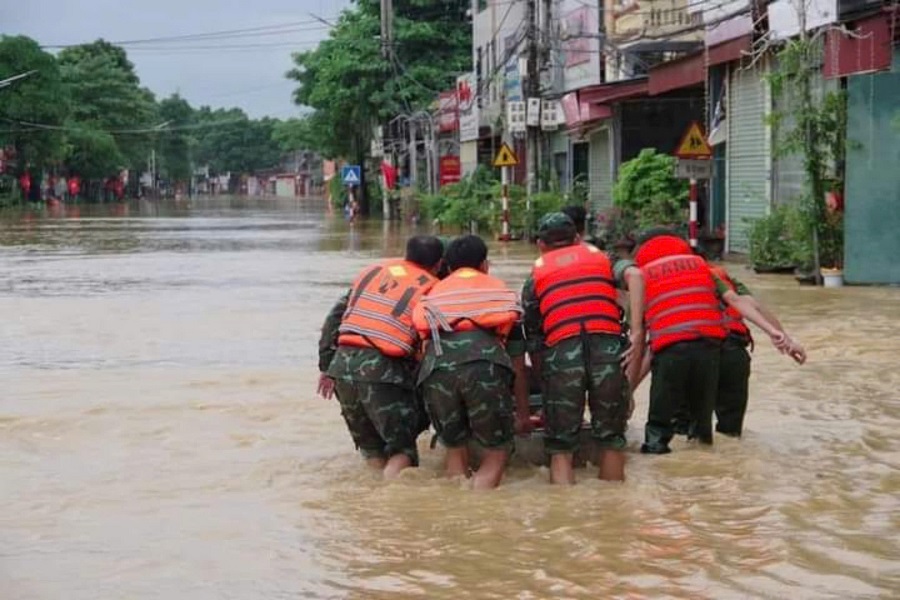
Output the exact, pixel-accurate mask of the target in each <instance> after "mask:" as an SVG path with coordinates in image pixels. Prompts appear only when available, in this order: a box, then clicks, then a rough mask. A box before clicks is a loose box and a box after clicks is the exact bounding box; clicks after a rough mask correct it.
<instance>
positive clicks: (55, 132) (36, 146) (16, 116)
mask: <svg viewBox="0 0 900 600" xmlns="http://www.w3.org/2000/svg"><path fill="white" fill-rule="evenodd" d="M28 71H35V73H33V74H32V75H30V76H28V77H26V78H24V79H20V80H18V81H16V82H14V83H12V84H10V85H9V86H7V87H4V88H2V89H0V120H2V122H0V146H7V145H9V146H13V147H14V148H15V151H16V155H17V157H18V168H19V171H20V172H21V171H24V170H25V168H26V167H27V166H28V165H31V166H33V167H35V168H37V169H40V168H42V167H44V166H47V165H50V164H53V163H54V162H56V161H57V160H59V159H61V158H62V156H63V154H64V151H65V147H64V139H65V135H64V132H63V130H62V127H63V125H64V123H65V119H66V116H67V115H68V112H69V98H68V95H67V90H66V89H65V87H64V86H63V83H62V79H61V77H60V73H59V68H58V65H57V63H56V59H55V58H53V55H51V54H48V53H47V52H44V51H43V50H41V48H40V46H39V45H38V43H37V42H35V41H34V40H32V39H31V38H27V37H25V36H16V37H10V36H3V37H0V79H6V78H8V77H13V76H15V75H19V74H22V73H27V72H28Z"/></svg>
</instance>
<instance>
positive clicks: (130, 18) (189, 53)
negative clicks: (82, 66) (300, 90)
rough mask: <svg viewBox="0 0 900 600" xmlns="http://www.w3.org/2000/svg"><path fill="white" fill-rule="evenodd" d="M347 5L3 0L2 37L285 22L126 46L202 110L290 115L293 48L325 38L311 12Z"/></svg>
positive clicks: (179, 31)
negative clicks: (233, 32) (289, 73)
mask: <svg viewBox="0 0 900 600" xmlns="http://www.w3.org/2000/svg"><path fill="white" fill-rule="evenodd" d="M347 5H349V2H348V0H337V1H329V0H250V1H246V0H244V1H234V0H153V1H150V0H0V34H5V35H27V36H29V37H31V38H34V39H35V40H37V41H38V42H39V43H40V44H42V45H59V44H78V43H83V42H91V41H94V40H95V39H97V38H99V37H102V38H103V39H105V40H108V41H113V42H115V41H122V40H143V39H147V38H159V37H169V36H181V35H188V34H198V33H209V32H218V31H225V30H235V29H248V28H258V27H268V26H274V25H278V26H284V27H282V28H281V29H280V30H278V31H276V30H267V31H256V32H246V33H242V34H241V35H240V36H237V37H229V38H223V37H218V38H207V39H205V40H203V39H199V40H198V39H193V40H172V41H166V42H154V43H152V44H135V45H128V46H126V50H127V51H128V56H129V58H130V59H131V61H132V62H133V63H134V65H135V68H136V69H137V73H138V76H139V77H140V78H141V83H142V84H143V85H144V86H146V87H148V88H150V89H151V90H153V92H154V93H155V94H156V95H157V97H165V96H168V95H169V94H171V93H173V92H179V93H180V94H181V95H182V96H183V97H185V98H186V99H187V100H188V101H189V102H190V103H191V104H192V105H193V106H195V107H197V106H200V105H203V104H208V105H210V106H213V107H231V106H237V107H240V108H243V109H244V110H245V111H247V113H248V114H249V115H250V116H252V117H261V116H264V115H269V116H273V117H279V118H285V117H290V116H294V115H297V114H299V112H300V111H299V109H298V107H296V106H295V105H294V104H293V102H292V101H291V92H292V91H293V89H294V87H295V86H294V84H293V83H292V82H290V81H288V80H287V79H285V78H284V73H285V71H287V70H288V69H290V68H291V67H292V66H293V63H292V61H291V52H292V51H295V50H304V49H308V48H310V47H311V46H313V45H314V43H315V42H316V41H318V40H320V39H323V38H324V37H326V36H327V27H326V26H325V25H324V24H322V23H320V22H317V21H315V20H314V19H313V17H312V16H310V13H313V14H315V15H317V16H319V17H323V18H325V19H326V20H329V21H333V18H334V17H336V16H337V15H338V13H339V12H340V10H341V9H342V8H343V7H345V6H347ZM239 45H240V46H244V47H241V48H238V47H235V46H239ZM260 45H262V46H260ZM247 46H253V47H247ZM51 51H54V52H55V50H52V49H51Z"/></svg>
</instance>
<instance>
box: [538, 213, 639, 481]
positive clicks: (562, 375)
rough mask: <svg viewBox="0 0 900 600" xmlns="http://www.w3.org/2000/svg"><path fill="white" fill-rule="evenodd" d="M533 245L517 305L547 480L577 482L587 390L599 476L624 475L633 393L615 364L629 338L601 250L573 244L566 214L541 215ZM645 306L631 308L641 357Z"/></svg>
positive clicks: (616, 477)
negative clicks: (533, 380) (540, 406)
mask: <svg viewBox="0 0 900 600" xmlns="http://www.w3.org/2000/svg"><path fill="white" fill-rule="evenodd" d="M538 246H539V248H540V251H541V257H540V258H539V259H538V260H537V261H536V262H535V265H534V269H533V270H532V273H531V276H530V277H529V279H528V280H526V282H525V285H524V287H523V289H522V305H523V307H524V309H525V333H526V338H527V343H528V351H529V354H530V355H531V360H532V363H533V364H534V368H535V369H536V370H537V371H538V372H540V374H541V382H542V392H543V402H544V413H545V436H544V447H545V449H546V450H547V452H548V453H549V454H550V481H551V483H557V484H572V483H574V482H575V474H574V471H573V468H572V462H573V456H574V453H575V451H576V450H577V449H578V441H579V434H580V432H581V426H582V422H583V418H584V404H585V396H587V402H588V406H589V407H590V410H591V429H592V434H593V436H594V437H595V438H596V439H597V441H598V444H599V446H600V447H601V456H600V461H599V462H600V470H599V477H600V478H601V479H605V480H611V481H622V480H624V478H625V454H624V452H623V451H624V449H625V430H626V426H627V422H628V418H629V415H630V411H631V406H630V404H631V402H630V399H631V394H630V389H629V386H628V382H627V380H626V378H625V374H624V373H623V370H622V365H621V364H620V363H621V361H622V358H623V353H624V351H625V349H626V347H627V345H628V342H627V338H626V337H625V336H624V334H623V329H622V312H621V309H620V307H619V305H618V304H617V299H616V289H615V284H614V281H613V270H612V266H611V265H610V261H609V259H608V258H607V256H606V255H605V254H604V253H603V252H601V251H600V250H598V249H597V248H595V247H594V246H591V245H588V244H581V243H579V242H578V234H577V232H576V229H575V224H574V223H573V222H572V220H571V219H570V218H569V217H567V216H566V215H565V214H563V213H550V214H548V215H546V216H545V217H544V218H543V219H541V222H540V224H539V225H538ZM636 299H637V300H636V301H637V302H638V303H640V302H641V301H642V299H643V297H642V295H636ZM642 312H643V307H642V305H639V306H636V309H635V311H634V312H633V313H632V331H633V332H635V333H637V334H638V335H637V336H636V342H637V344H638V346H639V347H638V348H636V349H635V352H636V355H638V356H640V354H641V348H640V345H641V344H642V341H643V336H642V334H641V332H642V323H641V317H640V315H641V314H642ZM635 317H636V318H635Z"/></svg>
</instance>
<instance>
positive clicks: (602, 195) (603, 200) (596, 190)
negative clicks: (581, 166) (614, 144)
mask: <svg viewBox="0 0 900 600" xmlns="http://www.w3.org/2000/svg"><path fill="white" fill-rule="evenodd" d="M588 179H589V181H590V195H589V198H590V202H591V210H592V211H593V212H595V213H596V212H600V211H603V210H605V209H608V208H609V207H611V206H612V184H613V177H612V170H611V161H610V156H609V129H606V128H604V129H601V130H599V131H596V132H594V133H592V134H591V137H590V160H589V170H588Z"/></svg>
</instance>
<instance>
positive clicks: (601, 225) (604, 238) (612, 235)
mask: <svg viewBox="0 0 900 600" xmlns="http://www.w3.org/2000/svg"><path fill="white" fill-rule="evenodd" d="M595 228H596V237H597V241H598V243H599V244H600V245H601V246H602V247H603V248H610V247H612V245H613V244H615V243H616V242H621V241H623V240H628V239H631V240H634V239H636V236H637V232H638V229H639V227H638V223H637V219H636V218H635V216H634V215H633V214H631V213H629V212H626V211H623V210H622V209H620V208H615V207H613V208H611V209H609V210H606V211H604V212H602V213H600V214H598V215H597V216H596V218H595Z"/></svg>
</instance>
